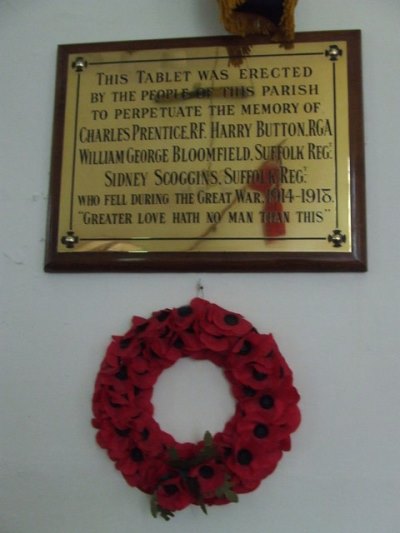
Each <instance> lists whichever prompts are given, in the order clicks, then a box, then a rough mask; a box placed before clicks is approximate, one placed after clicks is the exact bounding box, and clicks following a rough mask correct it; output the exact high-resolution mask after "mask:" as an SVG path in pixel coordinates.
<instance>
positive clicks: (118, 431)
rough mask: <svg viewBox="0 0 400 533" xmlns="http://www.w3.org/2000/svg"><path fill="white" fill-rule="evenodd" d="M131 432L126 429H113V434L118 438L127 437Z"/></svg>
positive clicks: (129, 429)
mask: <svg viewBox="0 0 400 533" xmlns="http://www.w3.org/2000/svg"><path fill="white" fill-rule="evenodd" d="M130 432H131V428H126V429H119V428H115V433H116V434H117V435H119V436H120V437H127V436H128V435H129V434H130Z"/></svg>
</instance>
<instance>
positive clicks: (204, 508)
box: [200, 503, 208, 514]
mask: <svg viewBox="0 0 400 533" xmlns="http://www.w3.org/2000/svg"><path fill="white" fill-rule="evenodd" d="M200 509H201V510H202V511H203V513H204V514H208V512H207V507H206V504H205V503H201V504H200Z"/></svg>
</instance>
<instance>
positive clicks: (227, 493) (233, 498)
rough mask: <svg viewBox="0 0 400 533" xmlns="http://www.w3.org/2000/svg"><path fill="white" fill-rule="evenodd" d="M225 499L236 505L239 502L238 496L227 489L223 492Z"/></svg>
mask: <svg viewBox="0 0 400 533" xmlns="http://www.w3.org/2000/svg"><path fill="white" fill-rule="evenodd" d="M225 498H226V499H227V500H228V501H229V502H231V503H237V502H238V501H239V498H238V495H237V494H236V492H233V490H230V489H228V490H227V491H225Z"/></svg>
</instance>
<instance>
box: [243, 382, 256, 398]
mask: <svg viewBox="0 0 400 533" xmlns="http://www.w3.org/2000/svg"><path fill="white" fill-rule="evenodd" d="M243 394H244V395H245V396H247V397H248V398H252V397H253V396H255V395H256V394H257V391H255V390H254V389H252V388H251V387H249V386H248V385H245V386H244V387H243Z"/></svg>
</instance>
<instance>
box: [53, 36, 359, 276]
mask: <svg viewBox="0 0 400 533" xmlns="http://www.w3.org/2000/svg"><path fill="white" fill-rule="evenodd" d="M244 45H246V46H247V48H248V49H247V52H246V55H244V56H243V55H242V54H241V53H240V52H239V50H240V49H241V50H243V48H244ZM235 50H236V51H237V55H235ZM360 56H361V52H360V32H359V31H355V30H354V31H341V32H318V33H302V34H297V36H296V42H295V44H294V46H293V48H290V49H285V48H284V47H281V46H279V45H278V44H270V43H265V40H263V39H261V38H253V39H245V40H244V39H239V38H236V37H207V38H196V39H174V40H163V41H132V42H122V43H96V44H76V45H60V46H59V50H58V70H57V87H56V101H55V122H54V134H53V154H52V169H51V186H50V203H49V224H48V242H47V252H46V264H45V269H46V270H47V271H121V270H125V271H334V270H340V271H350V270H352V271H362V270H366V245H365V241H366V238H365V201H364V156H363V121H362V91H361V66H360V64H361V59H360Z"/></svg>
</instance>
